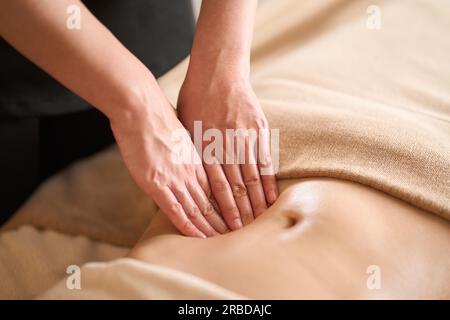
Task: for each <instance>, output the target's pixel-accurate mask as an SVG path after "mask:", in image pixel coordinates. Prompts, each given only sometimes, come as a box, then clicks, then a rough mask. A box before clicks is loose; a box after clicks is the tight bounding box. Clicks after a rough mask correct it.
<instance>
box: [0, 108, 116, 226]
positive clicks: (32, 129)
mask: <svg viewBox="0 0 450 320" xmlns="http://www.w3.org/2000/svg"><path fill="white" fill-rule="evenodd" d="M113 142H114V136H113V134H112V131H111V129H110V126H109V121H108V119H107V118H106V117H105V116H104V115H103V114H102V113H100V112H99V111H97V110H96V109H90V110H85V111H79V112H73V113H69V114H66V115H58V116H49V117H43V118H25V119H19V120H14V121H9V122H1V123H0V145H1V146H2V157H1V158H0V195H1V201H0V224H1V223H3V222H4V221H6V219H7V218H8V217H9V216H10V215H11V214H13V213H14V212H15V211H17V209H18V208H19V207H20V205H21V204H22V203H23V202H24V201H25V200H26V199H27V198H28V197H29V196H30V195H31V193H32V192H33V191H34V190H35V189H36V188H37V187H38V186H39V184H40V183H41V182H42V181H44V180H45V179H47V178H48V177H50V176H51V175H53V174H55V173H57V172H58V171H59V170H61V169H64V168H65V167H67V166H68V165H69V164H71V163H72V162H74V161H76V160H79V159H82V158H84V157H87V156H89V155H91V154H94V153H96V152H98V151H100V150H102V149H103V148H105V147H107V146H109V145H110V144H112V143H113Z"/></svg>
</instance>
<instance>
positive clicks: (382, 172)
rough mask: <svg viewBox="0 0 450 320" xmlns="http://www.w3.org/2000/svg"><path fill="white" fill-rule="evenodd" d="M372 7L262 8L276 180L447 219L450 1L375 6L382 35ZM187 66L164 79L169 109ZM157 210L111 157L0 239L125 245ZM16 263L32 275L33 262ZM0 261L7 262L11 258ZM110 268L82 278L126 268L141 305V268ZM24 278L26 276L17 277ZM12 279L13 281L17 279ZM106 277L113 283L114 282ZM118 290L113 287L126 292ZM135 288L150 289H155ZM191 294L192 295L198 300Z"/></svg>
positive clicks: (86, 169) (280, 3) (260, 73)
mask: <svg viewBox="0 0 450 320" xmlns="http://www.w3.org/2000/svg"><path fill="white" fill-rule="evenodd" d="M373 4H374V3H373V1H371V0H357V1H350V0H310V1H306V0H305V1H298V0H267V1H265V2H262V5H261V7H260V9H259V12H258V16H257V23H256V29H255V30H256V32H255V40H254V45H253V51H252V52H253V53H252V83H253V86H254V89H255V91H256V94H257V96H258V98H259V99H260V101H261V104H262V106H263V108H264V111H265V113H266V115H267V117H268V120H269V122H270V125H271V127H272V128H278V129H280V151H281V154H280V171H279V174H278V176H279V178H294V177H312V176H327V177H335V178H340V179H347V180H352V181H356V182H359V183H362V184H365V185H369V186H371V187H373V188H376V189H379V190H382V191H384V192H386V193H389V194H391V195H393V196H395V197H398V198H400V199H402V200H404V201H406V202H408V203H411V204H413V205H415V206H417V207H420V208H423V209H425V210H428V211H430V212H432V213H435V214H439V215H441V216H443V217H445V218H447V219H448V218H450V201H449V199H450V125H449V120H450V64H449V59H448V57H449V53H450V37H449V36H448V30H450V9H449V8H450V3H449V1H447V0H384V1H382V0H379V1H376V4H377V5H379V8H380V9H381V29H380V30H370V29H368V28H367V26H366V21H367V19H368V17H369V14H367V13H366V9H367V8H368V7H369V5H373ZM186 63H187V61H185V62H184V63H182V64H181V65H180V66H178V67H177V68H175V69H173V70H172V71H171V72H169V73H168V74H167V75H165V76H164V77H163V78H161V79H160V83H161V86H162V87H163V89H164V91H165V92H166V93H167V95H168V96H169V99H170V100H171V101H172V102H173V103H174V104H175V101H176V96H177V93H178V89H179V86H180V85H181V81H182V80H183V76H184V72H185V69H186V65H187V64H186ZM154 211H155V207H154V204H153V203H152V202H151V201H150V200H148V199H147V198H146V197H145V196H144V195H143V194H142V193H140V191H139V190H138V189H137V187H136V186H135V185H134V183H133V182H132V181H131V179H130V178H129V176H128V175H127V173H126V170H125V168H124V167H123V165H122V163H121V161H120V158H119V156H118V153H117V150H116V149H115V148H113V149H110V150H109V151H107V152H106V153H104V154H101V155H98V156H96V157H94V158H93V159H88V160H86V161H84V162H81V163H79V164H77V165H76V166H74V167H73V168H71V169H70V170H68V171H66V172H65V173H63V174H62V175H59V176H57V177H55V178H53V179H52V180H50V181H48V182H47V183H46V184H45V185H44V186H43V187H42V188H41V189H40V190H39V191H38V192H37V193H36V194H35V195H34V196H33V197H32V199H30V201H29V202H28V203H27V204H26V205H25V206H24V207H23V208H22V209H21V210H19V212H18V213H17V215H16V216H15V217H14V218H13V219H12V220H11V221H10V223H9V224H8V225H7V226H6V227H5V228H4V230H12V229H15V228H17V227H18V226H20V225H23V224H26V223H29V224H33V225H35V226H39V227H45V228H51V229H54V230H57V231H59V232H61V233H65V234H72V235H77V234H82V235H85V236H87V237H89V238H92V239H97V240H102V241H105V242H108V243H113V244H116V245H123V246H130V245H131V244H132V243H133V242H134V241H135V240H137V238H138V237H139V235H140V234H141V232H142V230H143V229H144V228H145V226H146V225H147V223H148V222H149V220H150V218H151V216H152V214H153V213H154ZM9 234H10V233H9ZM29 236H30V235H28V234H25V235H24V237H29ZM37 237H45V233H41V234H40V236H39V235H38V236H37ZM65 237H68V236H65ZM68 238H70V237H68ZM37 243H39V242H37ZM64 247H65V246H64V243H63V242H62V241H60V242H53V243H52V246H51V249H50V248H46V247H43V250H44V249H45V250H54V252H59V253H60V254H61V255H62V256H64V255H66V254H67V253H66V251H65V250H64V249H63V248H64ZM91 257H92V258H91V259H90V260H92V261H96V260H101V259H102V258H100V257H99V258H97V257H94V256H91ZM50 260H51V259H49V260H48V261H47V262H46V263H51V261H50ZM82 260H83V259H80V261H82ZM24 261H27V263H28V266H29V269H30V270H31V269H33V266H34V265H36V264H37V263H38V262H37V261H35V260H26V259H25V260H24ZM1 263H2V264H8V259H6V260H5V259H3V258H2V261H1ZM117 263H118V264H119V265H120V266H118V265H117V264H115V263H113V264H106V265H101V264H100V265H98V264H97V265H94V266H95V268H91V267H86V268H85V269H84V270H85V272H84V274H85V275H86V276H87V277H88V279H92V281H93V282H92V283H90V284H87V286H89V287H90V288H92V289H93V290H94V291H95V290H98V292H105V287H104V285H105V284H104V283H103V282H101V281H96V277H93V276H90V274H91V272H92V275H94V274H96V273H95V272H98V268H101V269H103V272H111V273H113V274H114V273H117V272H118V270H127V271H126V272H130V274H131V276H130V282H129V283H128V284H127V285H130V286H131V288H130V292H132V293H130V295H132V296H133V297H137V296H140V297H142V298H144V297H149V296H148V295H146V293H144V292H142V291H141V292H140V291H139V289H138V287H135V284H132V283H131V282H133V280H131V279H133V277H134V276H135V275H137V274H140V273H141V272H144V271H142V269H139V268H140V266H139V267H138V266H135V265H131V264H130V265H129V266H128V264H129V261H123V262H121V261H118V262H117ZM122 263H123V265H122ZM134 268H137V269H136V271H130V269H134ZM0 270H2V269H1V268H0ZM64 270H65V269H63V272H64ZM147 271H148V272H149V277H150V278H151V277H153V274H152V275H150V274H151V271H149V270H147ZM27 272H28V271H26V270H24V271H23V276H24V277H25V274H26V273H27ZM30 272H32V271H30ZM144 273H145V272H144ZM17 274H19V273H17ZM60 274H61V269H58V275H60ZM3 278H4V273H2V272H1V271H0V279H3ZM19 278H20V277H19V276H17V283H20V282H21V281H25V280H23V279H25V278H20V279H19ZM48 279H52V281H53V280H54V279H56V278H55V276H52V277H48ZM110 280H111V281H113V282H114V278H113V277H112V278H110ZM2 281H3V280H2ZM108 281H109V280H108ZM124 283H125V282H123V281H122V282H121V283H118V284H117V287H115V285H116V284H113V283H111V284H109V285H110V286H111V287H112V288H121V290H124V289H123V288H124V286H123V284H124ZM49 284H50V281H49V282H48V283H46V284H45V285H44V284H42V285H41V286H40V287H39V288H41V289H42V288H44V287H45V286H49ZM140 285H142V288H145V291H147V290H150V286H151V284H148V283H147V284H142V283H141V284H140ZM137 286H139V284H138V285H137ZM200 286H201V285H200ZM59 288H62V287H61V284H60V285H59ZM61 290H62V289H61ZM61 290H59V291H58V289H55V290H53V291H51V294H50V293H49V295H45V297H51V296H53V297H65V296H66V294H67V292H65V291H61ZM158 290H159V289H158ZM199 290H200V291H201V289H199ZM205 290H206V289H205ZM0 291H1V289H0ZM18 291H20V289H18ZM31 291H33V293H34V292H37V291H39V290H37V289H35V290H31ZM31 291H30V292H31ZM193 292H194V291H193ZM195 292H196V296H197V294H198V292H199V291H197V290H195ZM205 292H206V291H205ZM112 294H114V293H112ZM117 294H118V296H120V297H122V296H121V295H120V293H117ZM165 294H167V292H166V293H164V296H165ZM15 296H20V293H19V292H18V293H17V294H15ZM24 296H29V293H26V294H24ZM88 296H89V297H93V295H88ZM175 296H176V295H174V297H175ZM67 297H68V296H67ZM102 297H103V296H102ZM108 297H112V296H109V295H108ZM152 297H153V296H152ZM177 297H178V296H177Z"/></svg>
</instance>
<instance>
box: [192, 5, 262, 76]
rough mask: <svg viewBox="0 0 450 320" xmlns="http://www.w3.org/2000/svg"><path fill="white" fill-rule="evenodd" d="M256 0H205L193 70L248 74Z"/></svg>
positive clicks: (198, 30)
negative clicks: (218, 70)
mask: <svg viewBox="0 0 450 320" xmlns="http://www.w3.org/2000/svg"><path fill="white" fill-rule="evenodd" d="M256 6H257V0H244V1H243V0H227V1H222V0H203V1H202V7H201V10H200V16H199V20H198V24H197V31H196V34H195V39H194V44H193V49H192V54H191V63H190V69H191V70H195V69H202V73H205V70H209V71H210V72H212V73H214V72H215V71H217V69H220V72H221V73H223V72H225V73H228V72H230V73H234V74H235V73H240V74H242V75H243V76H247V75H248V73H249V69H250V67H249V66H250V49H251V42H252V36H253V25H254V19H255V12H256Z"/></svg>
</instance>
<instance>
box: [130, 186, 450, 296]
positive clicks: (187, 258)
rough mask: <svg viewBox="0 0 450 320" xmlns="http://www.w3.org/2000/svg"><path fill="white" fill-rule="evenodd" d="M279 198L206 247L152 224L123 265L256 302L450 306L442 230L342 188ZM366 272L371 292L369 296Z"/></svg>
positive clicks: (368, 193) (448, 248) (412, 211)
mask: <svg viewBox="0 0 450 320" xmlns="http://www.w3.org/2000/svg"><path fill="white" fill-rule="evenodd" d="M280 190H281V194H280V197H279V198H278V200H277V201H276V203H275V204H274V205H273V206H271V207H270V208H269V209H268V210H266V211H265V212H264V213H263V214H262V215H261V216H260V217H258V219H256V221H255V222H254V223H252V224H251V225H249V226H246V227H244V228H243V229H242V230H239V231H237V232H232V233H227V234H224V235H220V236H218V237H214V238H210V239H205V240H200V239H193V238H186V237H183V236H180V235H179V233H178V232H177V231H176V230H175V229H174V228H173V227H171V226H170V224H168V223H167V219H166V218H165V217H164V216H162V215H159V216H156V217H155V218H154V220H153V221H152V223H151V225H150V226H149V228H148V230H147V231H146V232H145V234H144V235H143V237H142V238H141V240H140V241H139V242H138V243H137V244H136V246H135V247H134V248H133V249H132V250H131V252H130V253H129V257H131V258H136V259H139V260H142V261H145V262H149V263H154V264H159V265H163V266H168V267H171V268H174V269H177V270H180V271H184V272H187V273H190V274H193V275H196V276H198V277H201V278H204V279H206V280H209V281H211V282H213V283H216V284H218V285H220V286H222V287H224V288H226V289H229V290H232V291H234V292H236V293H239V294H242V295H245V296H248V297H250V298H257V299H448V298H450V289H449V287H448V283H449V281H450V273H449V272H448V270H449V267H450V255H449V252H450V237H449V236H450V224H449V223H448V221H445V220H443V219H441V218H440V217H438V216H436V215H433V214H431V213H428V212H425V211H423V210H420V209H418V208H415V207H413V206H410V205H408V204H406V203H405V202H403V201H400V200H397V199H395V198H393V197H391V196H389V195H387V194H385V193H382V192H379V191H376V190H374V189H371V188H369V187H365V186H362V185H360V184H356V183H352V182H348V181H341V180H334V179H325V178H312V179H304V180H287V181H283V182H281V184H280ZM236 262H238V263H236ZM372 265H376V266H378V267H379V268H380V271H381V273H380V275H381V282H380V283H381V288H380V289H378V290H370V289H369V288H368V287H367V279H368V277H369V276H370V275H369V274H367V270H368V267H369V266H372Z"/></svg>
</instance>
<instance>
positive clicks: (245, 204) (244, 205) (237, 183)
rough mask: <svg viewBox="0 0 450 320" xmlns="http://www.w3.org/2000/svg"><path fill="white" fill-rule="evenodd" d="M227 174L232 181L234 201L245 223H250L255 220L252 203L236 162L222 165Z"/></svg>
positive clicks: (229, 180) (230, 181)
mask: <svg viewBox="0 0 450 320" xmlns="http://www.w3.org/2000/svg"><path fill="white" fill-rule="evenodd" d="M222 168H223V169H224V172H225V175H226V177H227V179H228V182H229V183H230V187H231V192H232V193H233V197H234V201H235V202H236V205H237V207H238V209H239V212H240V214H241V219H242V222H243V223H244V225H247V224H249V223H250V222H252V221H253V220H254V217H253V210H252V205H251V203H250V199H249V197H248V193H247V187H246V186H245V184H244V180H243V178H242V174H241V169H240V167H239V165H236V164H230V165H229V164H225V165H223V166H222Z"/></svg>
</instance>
